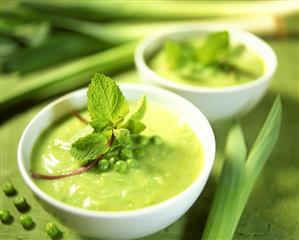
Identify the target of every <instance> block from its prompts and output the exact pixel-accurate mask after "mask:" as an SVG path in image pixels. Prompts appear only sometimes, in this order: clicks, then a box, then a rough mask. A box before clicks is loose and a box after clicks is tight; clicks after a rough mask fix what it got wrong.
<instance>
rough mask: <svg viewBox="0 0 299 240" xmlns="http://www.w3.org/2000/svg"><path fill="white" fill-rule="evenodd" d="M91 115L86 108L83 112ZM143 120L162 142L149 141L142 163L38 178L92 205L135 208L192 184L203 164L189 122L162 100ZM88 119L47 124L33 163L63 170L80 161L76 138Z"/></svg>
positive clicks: (53, 191)
mask: <svg viewBox="0 0 299 240" xmlns="http://www.w3.org/2000/svg"><path fill="white" fill-rule="evenodd" d="M83 114H84V115H85V116H87V112H84V113H83ZM143 122H144V123H145V124H146V126H147V128H146V130H145V131H144V132H143V134H144V135H149V136H152V135H156V134H159V136H161V137H162V139H163V144H161V145H154V144H149V145H148V146H147V147H146V149H145V151H146V154H145V157H144V158H142V159H140V160H139V167H138V168H129V169H128V170H127V171H126V172H125V173H118V172H117V171H114V170H113V169H111V170H109V171H107V172H100V171H99V170H98V169H97V168H94V169H92V170H91V171H88V172H86V173H82V174H79V175H75V176H72V177H66V178H62V179H58V180H46V179H34V181H35V183H36V184H37V185H38V186H39V187H40V188H41V189H42V190H43V191H44V192H46V193H47V194H49V195H51V196H53V197H54V198H56V199H58V200H60V201H62V202H64V203H67V204H70V205H73V206H77V207H81V208H86V209H92V210H108V211H117V210H130V209H137V208H142V207H146V206H150V205H153V204H156V203H159V202H162V201H164V200H166V199H169V198H171V197H173V196H175V195H177V194H178V193H180V192H181V191H183V190H184V189H185V188H186V187H188V186H189V185H190V184H191V183H192V182H193V181H194V180H195V178H196V177H197V176H198V175H199V173H200V171H201V168H202V164H203V162H202V158H203V151H202V148H201V144H200V143H199V141H198V139H197V138H196V136H195V134H194V133H193V131H192V130H191V128H190V127H189V126H188V124H187V123H185V122H184V121H182V119H180V118H179V117H178V116H176V115H175V114H173V113H172V112H169V111H167V110H165V109H163V108H161V107H160V106H157V105H154V104H148V107H147V111H146V114H145V116H144V119H143ZM84 128H85V129H86V126H85V124H84V123H82V122H80V121H79V120H78V119H77V118H75V117H71V116H68V117H66V118H64V119H62V120H61V121H59V122H57V123H56V124H54V125H53V126H52V127H50V128H49V129H47V130H46V131H45V132H44V133H43V134H42V135H41V137H40V138H39V139H38V140H37V142H36V145H35V148H34V150H33V153H32V161H31V169H32V170H33V171H34V172H40V173H46V174H56V175H57V174H63V173H67V172H69V171H71V170H73V169H77V168H79V167H80V162H79V161H78V160H75V159H74V158H72V157H71V155H70V153H69V150H70V147H71V142H72V141H73V140H74V138H75V137H76V136H78V132H80V129H84Z"/></svg>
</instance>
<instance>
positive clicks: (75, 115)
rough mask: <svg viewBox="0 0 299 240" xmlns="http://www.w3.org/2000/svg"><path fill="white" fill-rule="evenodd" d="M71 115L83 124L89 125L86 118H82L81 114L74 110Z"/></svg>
mask: <svg viewBox="0 0 299 240" xmlns="http://www.w3.org/2000/svg"><path fill="white" fill-rule="evenodd" d="M71 114H72V115H73V116H74V117H76V118H78V119H79V120H80V121H81V122H83V123H86V124H88V121H87V120H86V119H85V118H84V117H82V116H81V115H80V113H78V112H77V111H75V110H73V111H72V112H71Z"/></svg>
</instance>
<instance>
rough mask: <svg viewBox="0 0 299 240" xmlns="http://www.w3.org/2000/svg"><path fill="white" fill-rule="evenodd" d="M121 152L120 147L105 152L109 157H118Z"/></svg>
mask: <svg viewBox="0 0 299 240" xmlns="http://www.w3.org/2000/svg"><path fill="white" fill-rule="evenodd" d="M118 154H119V150H118V149H114V150H112V151H110V152H108V153H106V154H105V157H107V158H111V157H116V156H118Z"/></svg>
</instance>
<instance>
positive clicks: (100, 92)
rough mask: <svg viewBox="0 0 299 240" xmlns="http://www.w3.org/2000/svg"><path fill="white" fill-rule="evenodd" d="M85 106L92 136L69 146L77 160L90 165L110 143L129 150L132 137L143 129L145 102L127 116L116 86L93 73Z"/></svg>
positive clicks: (122, 99)
mask: <svg viewBox="0 0 299 240" xmlns="http://www.w3.org/2000/svg"><path fill="white" fill-rule="evenodd" d="M87 105H88V113H89V115H90V118H91V121H90V122H89V124H90V125H91V126H92V127H93V129H94V132H93V133H91V134H88V135H87V136H85V137H83V138H79V139H78V140H77V141H76V142H74V143H73V144H72V148H71V151H70V153H71V155H72V156H73V157H74V158H75V159H77V160H80V161H83V162H88V161H92V160H95V159H96V158H97V157H99V156H100V155H101V154H104V153H106V152H108V151H109V146H108V145H107V142H108V141H109V140H110V141H111V139H113V140H114V139H115V141H116V142H117V143H118V144H119V145H121V146H129V145H131V143H132V140H131V134H136V133H140V132H142V131H143V130H144V129H145V125H144V124H143V123H141V120H142V118H143V116H144V114H145V111H146V98H145V97H144V96H143V97H142V98H141V99H140V101H139V103H138V105H137V108H136V110H135V112H133V113H132V114H131V115H130V114H129V104H128V102H127V100H126V99H125V97H124V95H123V94H122V92H121V90H120V89H119V87H118V85H117V84H116V83H115V82H114V81H113V80H112V79H111V78H110V77H107V76H105V75H104V74H98V73H96V74H95V75H94V77H93V78H92V79H91V83H90V85H89V87H88V91H87ZM125 119H127V120H125Z"/></svg>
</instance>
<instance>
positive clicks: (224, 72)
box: [148, 31, 265, 88]
mask: <svg viewBox="0 0 299 240" xmlns="http://www.w3.org/2000/svg"><path fill="white" fill-rule="evenodd" d="M148 64H149V66H150V68H151V69H152V70H154V71H155V72H156V73H157V74H159V75H161V76H162V77H164V78H166V79H168V80H170V81H173V82H177V83H181V84H188V85H192V86H203V87H216V88H217V87H227V86H234V85H239V84H243V83H247V82H250V81H253V80H255V79H257V78H258V77H260V76H262V75H263V74H264V72H265V67H264V62H263V60H262V59H261V57H260V56H259V55H258V54H256V53H255V52H254V51H253V50H251V49H249V48H247V47H246V46H244V45H243V44H236V43H233V42H231V40H230V36H229V34H228V32H226V31H224V32H217V33H212V34H208V35H205V36H202V37H197V38H194V37H193V38H190V39H186V40H181V41H179V40H176V41H174V40H169V41H166V42H165V43H164V45H163V46H162V48H161V49H159V50H158V51H157V52H156V53H155V54H154V55H153V56H152V58H150V59H149V61H148Z"/></svg>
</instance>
